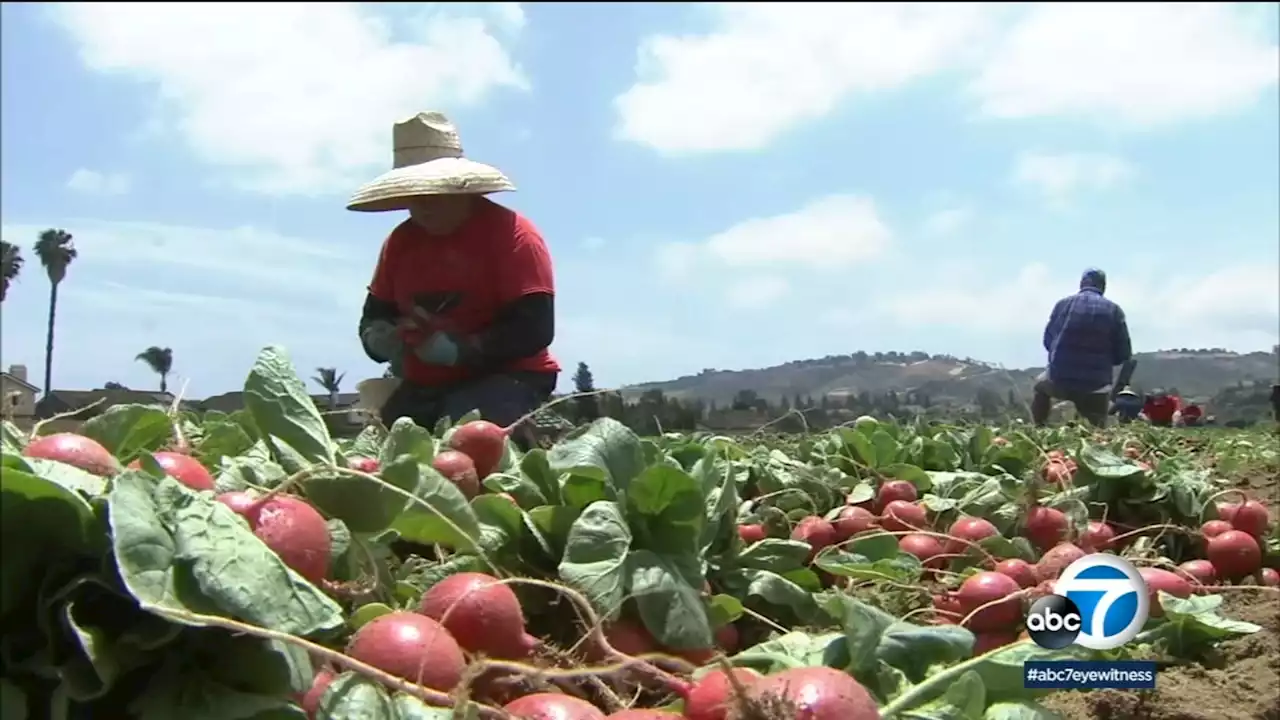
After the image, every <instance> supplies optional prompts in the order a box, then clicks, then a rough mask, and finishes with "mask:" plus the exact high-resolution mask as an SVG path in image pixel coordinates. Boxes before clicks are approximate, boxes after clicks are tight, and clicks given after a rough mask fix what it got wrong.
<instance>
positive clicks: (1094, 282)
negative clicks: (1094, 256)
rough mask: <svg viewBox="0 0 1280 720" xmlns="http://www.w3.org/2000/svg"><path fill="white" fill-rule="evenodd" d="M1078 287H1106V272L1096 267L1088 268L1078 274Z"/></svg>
mask: <svg viewBox="0 0 1280 720" xmlns="http://www.w3.org/2000/svg"><path fill="white" fill-rule="evenodd" d="M1080 287H1082V288H1086V287H1091V288H1097V289H1098V290H1106V289H1107V274H1106V273H1104V272H1102V271H1101V270H1099V269H1098V268H1089V269H1088V270H1085V271H1084V274H1083V275H1081V276H1080Z"/></svg>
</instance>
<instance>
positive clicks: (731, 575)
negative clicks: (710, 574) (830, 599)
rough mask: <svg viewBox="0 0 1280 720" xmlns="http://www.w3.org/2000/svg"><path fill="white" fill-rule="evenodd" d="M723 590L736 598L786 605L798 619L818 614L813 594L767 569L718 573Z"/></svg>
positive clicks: (802, 619)
mask: <svg viewBox="0 0 1280 720" xmlns="http://www.w3.org/2000/svg"><path fill="white" fill-rule="evenodd" d="M720 581H721V584H722V585H723V586H724V588H725V589H726V590H728V591H729V592H731V593H733V594H734V595H735V596H736V597H740V598H748V599H750V598H756V599H759V600H763V601H764V602H766V603H768V604H769V605H772V606H774V607H778V608H787V609H789V610H790V611H791V612H792V613H793V614H794V615H795V617H796V619H797V620H800V621H801V622H809V621H811V620H813V619H815V618H816V617H817V616H818V606H817V604H816V603H815V602H814V599H813V595H812V594H811V593H810V592H809V591H808V590H806V589H805V588H803V587H801V586H800V585H799V584H797V583H796V582H794V581H793V580H791V579H788V578H787V577H784V576H783V575H781V574H779V573H773V572H769V571H768V570H751V569H743V570H732V571H729V572H727V573H724V575H722V576H721V577H720Z"/></svg>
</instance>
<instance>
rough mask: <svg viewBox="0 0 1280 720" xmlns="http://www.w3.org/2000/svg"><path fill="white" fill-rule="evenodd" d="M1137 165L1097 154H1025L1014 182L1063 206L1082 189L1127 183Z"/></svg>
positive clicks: (1016, 168)
mask: <svg viewBox="0 0 1280 720" xmlns="http://www.w3.org/2000/svg"><path fill="white" fill-rule="evenodd" d="M1136 174H1137V170H1136V168H1134V166H1133V165H1132V164H1131V163H1129V161H1127V160H1125V159H1124V158H1119V157H1115V156H1112V155H1103V154H1096V153H1093V154H1091V153H1064V154H1047V153H1034V152H1032V153H1023V154H1022V155H1020V156H1019V157H1018V159H1017V162H1016V163H1015V164H1014V168H1013V179H1014V181H1015V182H1017V183H1019V184H1022V185H1026V186H1028V187H1032V188H1034V189H1036V190H1037V191H1038V192H1040V193H1041V194H1043V195H1044V197H1045V199H1047V200H1048V201H1049V202H1050V203H1052V204H1055V205H1062V204H1064V203H1065V202H1067V201H1068V200H1069V199H1070V198H1071V196H1072V195H1073V194H1075V193H1076V192H1078V191H1081V190H1109V189H1111V188H1114V187H1117V186H1119V185H1121V184H1123V183H1125V182H1128V181H1129V180H1131V179H1132V178H1133V176H1134V175H1136Z"/></svg>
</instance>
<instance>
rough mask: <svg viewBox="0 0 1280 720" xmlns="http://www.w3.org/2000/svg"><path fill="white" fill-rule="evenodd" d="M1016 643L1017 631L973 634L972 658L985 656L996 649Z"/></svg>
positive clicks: (993, 631)
mask: <svg viewBox="0 0 1280 720" xmlns="http://www.w3.org/2000/svg"><path fill="white" fill-rule="evenodd" d="M1016 642H1018V633H1017V631H1010V630H992V631H991V632H982V633H974V636H973V656H974V657H977V656H979V655H986V654H987V653H989V652H991V651H992V650H995V649H997V648H1002V647H1004V646H1005V645H1012V644H1013V643H1016Z"/></svg>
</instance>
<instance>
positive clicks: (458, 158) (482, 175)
mask: <svg viewBox="0 0 1280 720" xmlns="http://www.w3.org/2000/svg"><path fill="white" fill-rule="evenodd" d="M391 137H392V146H393V153H394V157H395V159H394V162H393V164H392V168H393V169H392V170H391V171H390V172H386V173H383V174H382V175H379V176H378V177H377V178H375V179H374V180H373V181H371V182H368V183H365V184H364V185H363V186H361V187H360V189H359V190H356V192H355V194H354V195H352V196H351V200H349V201H348V202H347V209H348V210H356V211H358V212H384V211H387V210H404V209H406V208H407V207H408V204H407V201H408V199H409V198H412V197H416V196H420V195H483V194H485V193H491V192H501V191H504V190H515V189H516V186H515V185H514V184H513V183H512V182H511V180H509V179H508V178H507V176H506V175H504V174H503V173H502V171H501V170H498V169H497V168H495V167H492V166H489V165H485V164H484V163H478V162H476V161H474V160H468V159H467V158H465V157H463V155H462V141H461V140H460V139H459V138H458V130H457V128H455V127H454V125H453V122H452V121H450V120H449V118H447V117H445V116H444V114H443V113H438V112H424V113H418V114H417V115H414V116H413V117H411V118H408V119H407V120H402V121H400V122H398V123H396V124H395V126H394V127H393V128H392V131H391Z"/></svg>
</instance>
